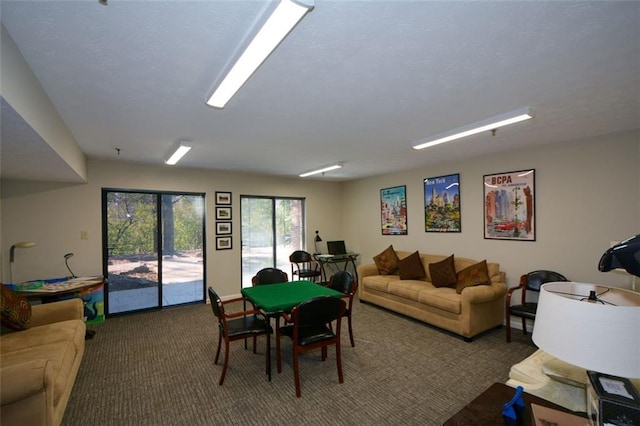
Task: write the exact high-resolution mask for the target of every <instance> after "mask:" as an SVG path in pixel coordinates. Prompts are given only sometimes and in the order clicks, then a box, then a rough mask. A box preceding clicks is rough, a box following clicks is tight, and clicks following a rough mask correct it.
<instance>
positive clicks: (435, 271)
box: [429, 255, 458, 287]
mask: <svg viewBox="0 0 640 426" xmlns="http://www.w3.org/2000/svg"><path fill="white" fill-rule="evenodd" d="M429 274H431V284H433V286H434V287H451V286H454V285H456V284H457V282H458V279H457V277H456V268H455V265H454V259H453V255H451V256H449V257H447V258H446V259H444V260H441V261H440V262H436V263H430V264H429Z"/></svg>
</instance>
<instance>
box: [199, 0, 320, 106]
mask: <svg viewBox="0 0 640 426" xmlns="http://www.w3.org/2000/svg"><path fill="white" fill-rule="evenodd" d="M312 9H313V0H306V1H304V2H303V1H301V0H281V1H280V4H278V6H277V7H276V9H275V10H274V11H273V13H272V14H271V16H270V17H269V19H268V20H267V22H265V24H264V25H263V27H262V28H261V29H260V31H259V32H258V34H256V36H255V38H254V39H253V40H252V41H251V43H250V44H249V46H248V47H247V49H246V50H245V51H244V52H243V53H242V55H241V56H240V58H239V59H238V61H237V62H236V63H235V65H234V66H233V67H232V68H231V70H230V71H229V73H228V74H227V76H226V77H225V78H224V80H222V83H220V85H219V86H218V88H217V89H216V90H215V91H214V92H213V95H211V97H210V98H209V100H208V101H207V105H209V106H212V107H215V108H224V106H225V105H226V104H227V102H229V99H231V98H232V97H233V95H235V94H236V92H237V91H238V90H239V89H240V88H241V87H242V85H244V83H245V82H246V81H247V80H248V79H249V77H251V75H252V74H253V73H254V72H255V70H256V69H258V67H259V66H260V65H261V64H262V62H264V60H265V59H267V56H269V55H270V54H271V52H273V50H274V49H275V48H276V47H277V46H278V45H279V44H280V42H281V41H282V40H284V38H285V37H286V36H287V34H289V32H290V31H291V30H292V29H293V27H295V26H296V24H297V23H298V22H299V21H300V20H301V19H302V17H304V15H305V14H306V13H307V12H309V11H311V10H312Z"/></svg>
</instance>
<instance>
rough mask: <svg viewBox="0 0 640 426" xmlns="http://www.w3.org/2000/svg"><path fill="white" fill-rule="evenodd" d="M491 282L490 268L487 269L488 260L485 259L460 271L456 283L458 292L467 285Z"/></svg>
mask: <svg viewBox="0 0 640 426" xmlns="http://www.w3.org/2000/svg"><path fill="white" fill-rule="evenodd" d="M488 284H491V279H490V278H489V269H487V261H486V260H483V261H482V262H478V263H476V264H475V265H471V266H468V267H466V268H464V269H463V270H462V271H460V272H458V284H457V285H456V293H458V294H460V293H462V290H464V289H465V288H467V287H473V286H475V285H488Z"/></svg>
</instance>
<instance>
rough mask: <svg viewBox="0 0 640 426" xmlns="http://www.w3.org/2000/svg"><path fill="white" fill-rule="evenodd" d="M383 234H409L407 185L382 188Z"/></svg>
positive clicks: (381, 212) (381, 213)
mask: <svg viewBox="0 0 640 426" xmlns="http://www.w3.org/2000/svg"><path fill="white" fill-rule="evenodd" d="M380 215H381V219H382V235H407V187H406V185H402V186H395V187H393V188H385V189H381V190H380Z"/></svg>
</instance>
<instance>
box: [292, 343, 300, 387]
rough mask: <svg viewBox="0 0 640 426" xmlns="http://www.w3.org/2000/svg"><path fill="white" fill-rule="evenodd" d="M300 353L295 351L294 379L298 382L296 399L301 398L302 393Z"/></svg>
mask: <svg viewBox="0 0 640 426" xmlns="http://www.w3.org/2000/svg"><path fill="white" fill-rule="evenodd" d="M298 355H299V354H298V352H297V351H296V350H295V349H294V350H293V377H294V379H295V382H296V397H297V398H300V396H301V395H302V392H300V369H299V368H298Z"/></svg>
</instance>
